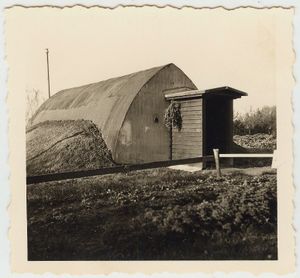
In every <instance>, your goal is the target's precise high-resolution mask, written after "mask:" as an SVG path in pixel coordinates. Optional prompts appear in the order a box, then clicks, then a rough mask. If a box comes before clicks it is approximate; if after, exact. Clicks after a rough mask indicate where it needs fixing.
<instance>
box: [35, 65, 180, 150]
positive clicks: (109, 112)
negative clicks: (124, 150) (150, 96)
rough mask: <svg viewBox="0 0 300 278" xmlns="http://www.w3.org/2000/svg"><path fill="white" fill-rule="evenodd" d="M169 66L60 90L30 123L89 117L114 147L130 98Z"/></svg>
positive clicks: (107, 141) (111, 147)
mask: <svg viewBox="0 0 300 278" xmlns="http://www.w3.org/2000/svg"><path fill="white" fill-rule="evenodd" d="M168 66H170V67H175V68H176V69H178V68H177V67H176V66H175V65H174V64H168V65H164V66H160V67H155V68H151V69H147V70H143V71H139V72H136V73H132V74H128V75H125V76H121V77H116V78H111V79H108V80H104V81H100V82H97V83H92V84H89V85H85V86H81V87H76V88H71V89H66V90H62V91H60V92H58V93H57V94H55V95H53V96H52V97H51V98H50V99H48V100H47V101H46V102H45V103H43V104H42V105H41V107H40V108H39V109H38V111H37V113H36V114H35V115H34V117H33V120H32V123H33V124H37V123H39V122H43V121H51V120H76V119H88V120H92V121H93V122H94V123H95V124H96V125H97V126H98V127H99V128H100V129H101V131H102V133H103V137H104V139H105V141H106V143H107V145H108V147H109V148H110V149H111V150H114V147H115V144H116V138H115V137H117V134H118V131H119V129H120V128H121V126H122V124H123V121H124V118H125V116H126V113H127V110H128V109H129V106H130V104H131V103H132V101H133V99H134V98H135V96H136V95H137V94H138V92H139V91H140V90H141V88H142V87H143V86H144V85H145V84H146V83H147V82H148V81H149V80H150V79H151V78H152V77H153V76H154V75H156V74H157V73H158V72H159V71H160V70H162V69H163V68H165V67H168ZM178 70H180V69H178ZM180 71H181V70H180Z"/></svg>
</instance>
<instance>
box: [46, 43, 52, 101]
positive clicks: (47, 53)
mask: <svg viewBox="0 0 300 278" xmlns="http://www.w3.org/2000/svg"><path fill="white" fill-rule="evenodd" d="M46 56H47V76H48V95H49V98H50V96H51V95H50V73H49V50H48V48H46Z"/></svg>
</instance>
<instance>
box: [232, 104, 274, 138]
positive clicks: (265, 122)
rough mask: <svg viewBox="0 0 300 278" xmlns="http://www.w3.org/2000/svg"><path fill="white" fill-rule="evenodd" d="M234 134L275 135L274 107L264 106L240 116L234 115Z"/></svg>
mask: <svg viewBox="0 0 300 278" xmlns="http://www.w3.org/2000/svg"><path fill="white" fill-rule="evenodd" d="M233 125H234V134H238V135H245V134H255V133H267V134H273V135H276V107H275V106H264V107H262V108H258V109H256V110H255V111H252V110H250V111H249V112H247V113H245V114H244V115H241V114H239V113H237V114H235V117H234V121H233Z"/></svg>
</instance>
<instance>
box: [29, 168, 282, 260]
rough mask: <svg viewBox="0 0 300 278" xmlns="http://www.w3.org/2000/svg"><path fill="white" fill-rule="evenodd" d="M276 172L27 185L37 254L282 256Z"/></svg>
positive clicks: (32, 250) (162, 172)
mask: <svg viewBox="0 0 300 278" xmlns="http://www.w3.org/2000/svg"><path fill="white" fill-rule="evenodd" d="M276 190H277V189H276V175H274V174H270V173H269V174H266V173H265V174H262V175H259V176H247V175H243V174H240V173H235V174H229V175H224V176H223V177H222V178H219V179H218V178H216V177H215V174H214V175H210V174H204V173H203V172H202V171H199V172H195V173H187V172H184V171H176V170H171V169H164V168H160V169H154V170H144V171H136V172H129V173H127V174H125V173H119V174H113V175H105V176H99V177H92V178H83V179H76V180H68V181H60V182H49V183H42V184H35V185H29V186H28V187H27V213H28V222H27V223H28V252H29V253H28V256H29V259H30V260H130V259H133V260H166V259H173V260H183V259H190V260H218V259H219V260H229V259H235V260H237V259H240V260H242V259H244V260H245V259H248V260H253V259H257V260H264V259H271V260H274V259H277V197H276Z"/></svg>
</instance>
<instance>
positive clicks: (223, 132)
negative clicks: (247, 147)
mask: <svg viewBox="0 0 300 278" xmlns="http://www.w3.org/2000/svg"><path fill="white" fill-rule="evenodd" d="M203 112H204V115H203V116H204V141H205V142H204V153H205V154H206V155H210V154H212V153H213V149H219V150H220V153H230V152H231V148H232V140H233V101H232V98H230V97H226V96H220V95H207V96H205V97H204V111H203Z"/></svg>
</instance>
